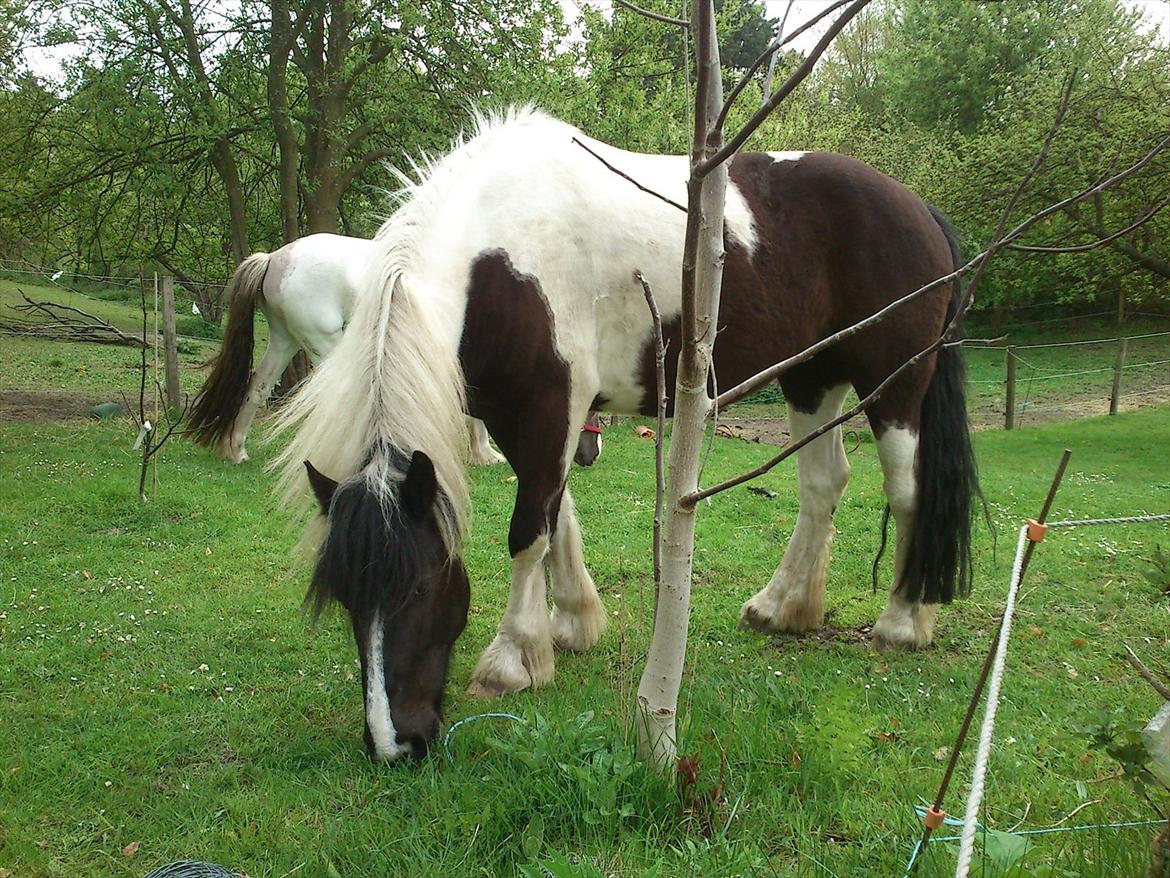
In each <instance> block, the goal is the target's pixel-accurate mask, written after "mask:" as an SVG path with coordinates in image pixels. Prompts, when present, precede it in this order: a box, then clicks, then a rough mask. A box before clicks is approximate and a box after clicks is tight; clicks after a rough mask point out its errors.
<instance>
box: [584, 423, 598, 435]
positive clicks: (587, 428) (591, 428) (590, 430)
mask: <svg viewBox="0 0 1170 878" xmlns="http://www.w3.org/2000/svg"><path fill="white" fill-rule="evenodd" d="M581 432H582V433H596V434H597V435H598V436H600V435H601V428H600V427H595V426H593V425H592V424H586V425H585V426H584V427H582V428H581Z"/></svg>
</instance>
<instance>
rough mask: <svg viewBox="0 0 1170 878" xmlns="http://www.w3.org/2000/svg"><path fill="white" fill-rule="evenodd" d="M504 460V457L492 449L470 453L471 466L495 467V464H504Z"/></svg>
mask: <svg viewBox="0 0 1170 878" xmlns="http://www.w3.org/2000/svg"><path fill="white" fill-rule="evenodd" d="M506 460H507V459H506V458H505V457H504V455H502V454H500V453H499V452H498V451H496V450H495V449H492V448H489V449H488V450H487V451H485V452H477V451H473V452H472V453H471V465H472V466H495V465H496V464H497V463H505V462H506Z"/></svg>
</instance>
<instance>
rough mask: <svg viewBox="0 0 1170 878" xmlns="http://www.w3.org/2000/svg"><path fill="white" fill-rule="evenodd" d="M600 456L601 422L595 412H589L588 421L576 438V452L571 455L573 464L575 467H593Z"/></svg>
mask: <svg viewBox="0 0 1170 878" xmlns="http://www.w3.org/2000/svg"><path fill="white" fill-rule="evenodd" d="M600 456H601V422H600V419H599V418H598V415H597V412H590V413H589V419H588V420H586V421H585V426H584V427H582V428H581V434H580V435H579V436H578V437H577V451H576V452H575V453H574V454H573V463H575V464H577V466H593V464H594V462H595V461H596V460H597V458H598V457H600Z"/></svg>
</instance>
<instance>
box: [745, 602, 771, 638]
mask: <svg viewBox="0 0 1170 878" xmlns="http://www.w3.org/2000/svg"><path fill="white" fill-rule="evenodd" d="M739 627H740V628H741V629H742V630H744V631H755V632H756V633H758V634H771V633H772V632H773V631H774V630H775V629H774V628H773V627H772V617H771V616H770V615H766V614H765V613H763V612H761V611H760V610H759V609H757V608H756V607H753V606H752V605H751V603H746V604H744V605H743V609H742V610H741V611H740V613H739Z"/></svg>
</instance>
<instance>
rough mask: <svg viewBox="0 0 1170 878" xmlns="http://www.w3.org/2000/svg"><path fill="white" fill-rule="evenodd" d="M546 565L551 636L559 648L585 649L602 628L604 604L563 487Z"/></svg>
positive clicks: (597, 636)
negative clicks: (588, 566)
mask: <svg viewBox="0 0 1170 878" xmlns="http://www.w3.org/2000/svg"><path fill="white" fill-rule="evenodd" d="M548 566H549V573H550V574H551V575H552V592H553V612H552V626H553V640H554V642H555V643H556V645H557V647H559V648H560V649H571V650H574V651H577V652H582V651H584V650H586V649H589V647H591V646H593V644H595V643H597V641H598V639H599V638H600V637H601V635H602V632H604V631H605V624H606V619H605V607H604V606H603V605H602V603H601V598H599V597H598V596H597V588H596V586H594V584H593V577H591V576H590V575H589V571H588V570H587V569H585V556H584V554H583V553H582V550H581V526H580V525H579V524H578V523H577V513H576V510H575V508H574V506H573V498H572V497H571V496H570V495H569V491H568V489H567V488H566V489H565V491H564V492H563V493H562V494H561V509H560V514H559V515H558V516H557V523H556V528H555V530H554V531H553V538H552V546H551V549H550V552H549V564H548Z"/></svg>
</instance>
